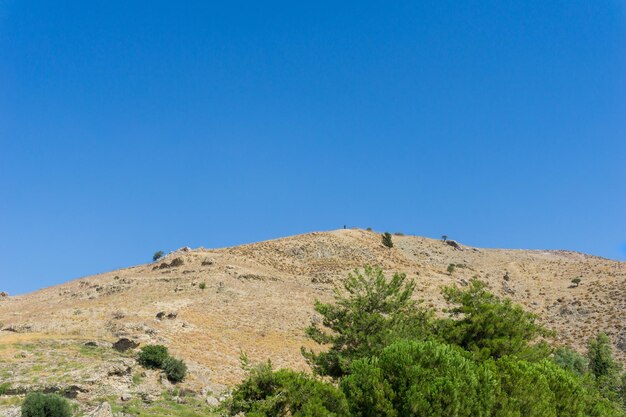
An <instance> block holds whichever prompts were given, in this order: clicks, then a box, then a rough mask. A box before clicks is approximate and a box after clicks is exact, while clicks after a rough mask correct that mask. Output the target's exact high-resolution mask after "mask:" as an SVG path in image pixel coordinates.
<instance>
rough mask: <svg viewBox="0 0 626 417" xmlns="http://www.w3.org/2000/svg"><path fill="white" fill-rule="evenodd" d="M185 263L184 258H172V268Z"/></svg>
mask: <svg viewBox="0 0 626 417" xmlns="http://www.w3.org/2000/svg"><path fill="white" fill-rule="evenodd" d="M184 263H185V261H183V258H174V259H172V262H170V268H175V267H177V266H181V265H183V264H184Z"/></svg>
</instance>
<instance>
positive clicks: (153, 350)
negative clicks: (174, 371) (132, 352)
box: [138, 345, 169, 368]
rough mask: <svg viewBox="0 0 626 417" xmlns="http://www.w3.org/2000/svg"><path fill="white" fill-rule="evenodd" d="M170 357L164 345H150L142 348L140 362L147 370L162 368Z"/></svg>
mask: <svg viewBox="0 0 626 417" xmlns="http://www.w3.org/2000/svg"><path fill="white" fill-rule="evenodd" d="M168 357H169V355H168V353H167V348H166V347H165V346H163V345H148V346H144V347H142V348H141V352H140V353H139V358H138V362H139V364H140V365H142V366H144V367H146V368H161V367H163V364H164V363H165V360H166V359H167V358H168Z"/></svg>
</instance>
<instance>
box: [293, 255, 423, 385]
mask: <svg viewBox="0 0 626 417" xmlns="http://www.w3.org/2000/svg"><path fill="white" fill-rule="evenodd" d="M414 290H415V283H413V282H412V281H410V280H407V277H406V275H405V274H394V275H393V277H392V278H390V279H387V278H386V277H385V275H384V273H383V271H382V270H381V269H380V268H372V267H366V268H365V269H364V270H363V271H362V272H361V271H359V270H355V271H354V272H353V273H351V274H349V275H348V278H347V279H346V280H345V282H344V284H343V290H342V291H340V290H337V291H336V292H335V302H334V303H332V304H331V303H328V304H327V303H322V302H319V301H317V302H316V303H315V311H317V312H318V313H319V314H320V315H321V316H322V326H323V327H319V326H317V325H315V324H314V325H312V326H310V327H309V328H308V329H307V330H306V333H307V335H308V336H309V337H310V338H311V339H313V340H314V341H315V342H317V343H319V344H320V345H330V347H329V349H328V350H327V351H325V352H321V353H319V354H315V353H314V352H312V351H309V352H306V351H305V350H304V349H303V351H302V353H303V355H304V356H305V358H306V359H307V360H308V362H309V363H310V364H311V365H312V366H313V369H314V370H315V372H316V373H318V374H320V375H329V376H332V377H335V378H337V377H341V376H342V375H344V374H346V373H348V372H349V370H350V363H351V362H352V361H353V360H355V359H358V358H365V357H370V356H374V355H376V354H377V353H378V352H380V351H381V350H382V349H383V348H384V347H385V346H387V345H389V344H390V343H392V342H393V341H395V340H398V339H402V338H415V339H423V338H424V337H425V336H427V335H428V334H429V331H430V329H429V325H430V321H431V317H432V313H431V312H427V311H424V310H423V309H421V308H419V305H418V303H417V302H416V301H414V300H413V299H412V298H411V297H412V295H413V291H414Z"/></svg>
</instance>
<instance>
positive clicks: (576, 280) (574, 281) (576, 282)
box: [572, 277, 582, 287]
mask: <svg viewBox="0 0 626 417" xmlns="http://www.w3.org/2000/svg"><path fill="white" fill-rule="evenodd" d="M580 281H582V279H581V278H580V277H576V278H574V279H573V280H572V284H574V285H575V286H576V287H578V286H579V285H580Z"/></svg>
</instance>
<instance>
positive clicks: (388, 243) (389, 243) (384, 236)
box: [381, 232, 393, 248]
mask: <svg viewBox="0 0 626 417" xmlns="http://www.w3.org/2000/svg"><path fill="white" fill-rule="evenodd" d="M381 236H382V241H383V245H385V246H386V247H388V248H393V240H391V233H389V232H385V233H383V234H382V235H381Z"/></svg>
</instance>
